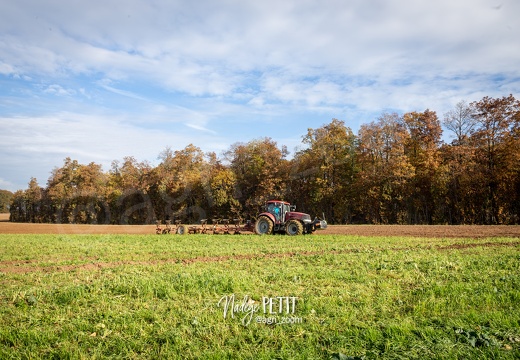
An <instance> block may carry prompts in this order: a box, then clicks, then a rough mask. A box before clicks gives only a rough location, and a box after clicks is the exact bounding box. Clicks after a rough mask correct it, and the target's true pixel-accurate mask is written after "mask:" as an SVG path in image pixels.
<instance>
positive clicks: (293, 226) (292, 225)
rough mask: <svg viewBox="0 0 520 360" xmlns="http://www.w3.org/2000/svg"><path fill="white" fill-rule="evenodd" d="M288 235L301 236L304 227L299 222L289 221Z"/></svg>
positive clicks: (286, 229)
mask: <svg viewBox="0 0 520 360" xmlns="http://www.w3.org/2000/svg"><path fill="white" fill-rule="evenodd" d="M285 232H286V233H287V235H291V236H292V235H301V234H303V225H302V223H301V222H299V221H298V220H289V221H288V222H287V226H286V227H285Z"/></svg>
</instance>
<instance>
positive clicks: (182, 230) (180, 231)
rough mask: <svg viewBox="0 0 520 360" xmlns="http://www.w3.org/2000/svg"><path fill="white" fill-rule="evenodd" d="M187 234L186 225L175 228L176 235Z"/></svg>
mask: <svg viewBox="0 0 520 360" xmlns="http://www.w3.org/2000/svg"><path fill="white" fill-rule="evenodd" d="M187 232H188V229H187V228H186V225H179V227H178V228H177V234H179V235H185V234H186V233H187Z"/></svg>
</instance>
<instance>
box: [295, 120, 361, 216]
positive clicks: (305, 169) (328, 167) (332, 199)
mask: <svg viewBox="0 0 520 360" xmlns="http://www.w3.org/2000/svg"><path fill="white" fill-rule="evenodd" d="M355 140H356V137H355V135H354V134H353V133H352V130H351V129H350V128H348V127H346V126H345V122H343V121H340V120H337V119H332V121H331V122H330V123H329V124H326V125H323V126H322V127H320V128H317V129H308V130H307V135H305V136H304V137H303V143H304V144H305V145H307V146H308V147H307V148H306V149H304V150H302V151H300V152H298V153H297V154H296V156H295V159H294V161H293V166H292V168H293V171H292V174H291V175H292V178H293V181H292V182H291V186H292V187H294V188H295V189H296V190H297V191H298V192H299V193H300V194H301V195H302V196H303V197H307V198H309V200H311V203H312V207H311V206H309V205H310V204H309V203H308V202H307V201H305V199H302V198H300V199H299V201H300V202H301V203H303V204H304V208H305V209H306V210H307V209H308V210H307V211H310V212H313V213H317V214H321V213H322V212H325V213H326V217H327V219H328V220H329V221H330V222H331V223H345V222H346V221H347V220H348V219H349V218H350V217H351V212H352V206H351V200H352V198H353V196H354V192H353V190H352V186H353V184H354V178H355V175H356V164H355ZM292 193H293V194H294V193H295V191H292Z"/></svg>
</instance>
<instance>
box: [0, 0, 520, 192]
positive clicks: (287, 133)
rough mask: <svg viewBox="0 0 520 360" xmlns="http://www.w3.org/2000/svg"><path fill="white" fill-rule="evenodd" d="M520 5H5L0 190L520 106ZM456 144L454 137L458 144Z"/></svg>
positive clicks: (361, 1)
mask: <svg viewBox="0 0 520 360" xmlns="http://www.w3.org/2000/svg"><path fill="white" fill-rule="evenodd" d="M519 15H520V1H518V0H435V1H432V0H413V1H412V0H315V1H313V0H284V1H279V0H262V1H258V0H254V1H252V0H185V1H181V0H125V1H118V0H103V1H98V0H90V1H82V0H46V1H41V0H16V1H7V0H5V1H1V2H0V189H6V190H10V191H16V190H18V189H26V188H27V184H28V182H29V180H30V178H31V177H35V178H36V179H37V180H38V182H39V184H40V186H45V185H46V183H47V180H48V178H49V176H50V173H51V171H52V169H53V168H56V167H61V166H62V165H63V160H64V159H65V158H66V157H70V158H72V159H74V160H78V161H79V162H80V163H83V164H88V163H90V162H95V163H98V164H101V165H103V169H104V170H105V171H108V170H109V169H110V164H111V163H112V161H114V160H119V161H121V160H122V159H123V157H125V156H134V157H135V158H136V159H137V160H138V161H149V162H150V163H151V164H152V165H155V164H158V162H159V160H158V156H159V154H160V153H161V152H162V151H163V150H165V149H166V148H168V147H169V148H171V149H172V150H180V149H183V148H184V147H185V146H186V145H188V144H190V143H192V144H194V145H195V146H198V147H199V148H201V149H202V150H203V151H205V152H209V151H213V152H216V153H217V155H221V154H222V153H223V152H224V151H226V150H228V149H229V148H230V146H231V145H232V144H234V143H236V142H248V141H251V140H254V139H260V138H264V137H270V138H271V139H273V140H275V141H276V142H277V143H278V145H279V146H280V147H281V146H282V145H285V146H287V148H288V150H289V151H290V152H292V153H294V151H295V150H296V149H298V148H301V147H302V146H303V145H302V142H301V141H302V137H303V136H304V135H305V134H306V133H307V129H308V128H313V129H315V128H319V127H321V126H323V125H324V124H327V123H330V121H331V120H332V119H334V118H335V119H339V120H343V121H344V122H345V124H346V125H347V126H348V127H350V128H351V129H352V130H353V131H354V133H356V134H357V132H358V130H359V127H360V125H361V124H367V123H370V122H371V121H374V120H376V119H377V118H378V117H379V116H380V115H381V114H383V113H387V112H397V113H399V114H403V113H406V112H410V111H424V110H426V109H430V110H433V111H436V112H437V115H438V116H439V118H440V119H442V118H443V115H444V114H445V113H446V112H448V111H449V110H451V109H453V108H454V106H455V104H456V103H458V102H459V101H461V100H465V101H467V102H471V101H478V100H480V99H482V98H483V97H484V96H489V97H502V96H507V95H509V94H513V95H514V96H515V97H516V98H519V97H520V22H519V21H518V17H519ZM445 137H446V139H449V135H448V134H445Z"/></svg>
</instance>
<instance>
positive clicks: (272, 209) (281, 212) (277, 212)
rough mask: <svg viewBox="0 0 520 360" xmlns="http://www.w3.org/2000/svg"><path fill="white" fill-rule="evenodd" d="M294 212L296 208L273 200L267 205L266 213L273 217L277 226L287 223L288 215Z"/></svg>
mask: <svg viewBox="0 0 520 360" xmlns="http://www.w3.org/2000/svg"><path fill="white" fill-rule="evenodd" d="M294 210H296V206H294V205H290V204H289V203H287V202H285V201H277V200H271V201H268V202H267V203H266V211H267V212H268V213H269V214H271V215H273V217H274V219H275V224H283V223H285V221H286V217H287V213H289V212H292V211H294Z"/></svg>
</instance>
